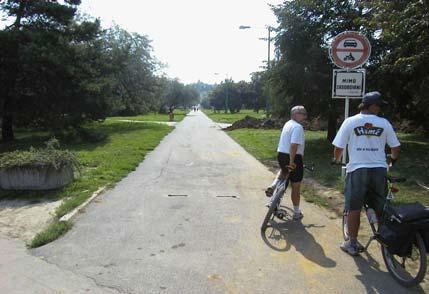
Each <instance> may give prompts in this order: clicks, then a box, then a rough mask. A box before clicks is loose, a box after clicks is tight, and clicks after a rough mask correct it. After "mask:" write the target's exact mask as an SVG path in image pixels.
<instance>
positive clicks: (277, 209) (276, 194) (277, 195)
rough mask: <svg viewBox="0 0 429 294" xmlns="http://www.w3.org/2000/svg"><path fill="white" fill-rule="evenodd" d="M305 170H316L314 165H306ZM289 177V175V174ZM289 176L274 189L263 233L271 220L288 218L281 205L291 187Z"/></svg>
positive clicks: (281, 180)
mask: <svg viewBox="0 0 429 294" xmlns="http://www.w3.org/2000/svg"><path fill="white" fill-rule="evenodd" d="M304 169H306V170H308V171H313V170H314V165H312V164H311V165H304ZM288 175H289V173H288ZM288 175H287V176H286V177H284V178H282V179H279V181H278V182H277V185H276V187H275V188H274V191H273V195H272V196H271V198H270V205H269V207H268V211H267V214H266V215H265V218H264V221H263V222H262V226H261V231H262V232H264V231H265V230H266V229H267V227H268V223H269V222H270V220H273V219H274V217H277V218H278V219H281V220H285V219H286V218H287V216H288V212H287V211H286V210H285V209H283V208H281V206H280V203H281V201H282V199H283V196H284V194H285V192H286V189H287V187H288V185H289V178H288Z"/></svg>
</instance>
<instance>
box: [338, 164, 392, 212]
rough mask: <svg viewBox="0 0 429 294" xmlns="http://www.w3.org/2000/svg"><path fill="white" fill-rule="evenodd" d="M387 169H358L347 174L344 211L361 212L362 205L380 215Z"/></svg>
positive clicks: (385, 188) (384, 193)
mask: <svg viewBox="0 0 429 294" xmlns="http://www.w3.org/2000/svg"><path fill="white" fill-rule="evenodd" d="M386 175H387V169H386V168H383V167H376V168H359V169H357V170H354V171H352V172H350V173H347V175H346V180H345V192H344V195H345V209H346V210H361V209H362V207H363V205H364V203H366V204H368V206H369V207H372V208H374V210H375V211H376V212H377V213H378V214H380V213H381V212H382V211H383V207H384V203H385V202H386V196H387V179H386Z"/></svg>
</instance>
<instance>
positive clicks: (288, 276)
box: [31, 112, 424, 293]
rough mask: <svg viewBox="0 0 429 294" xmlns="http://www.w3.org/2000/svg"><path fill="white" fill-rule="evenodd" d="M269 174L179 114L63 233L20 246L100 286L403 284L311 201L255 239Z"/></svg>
mask: <svg viewBox="0 0 429 294" xmlns="http://www.w3.org/2000/svg"><path fill="white" fill-rule="evenodd" d="M112 160H114V158H112ZM316 172H317V171H316ZM272 178H273V174H272V173H271V172H269V171H268V170H267V168H265V167H264V166H263V165H262V164H260V163H259V162H258V161H257V160H256V159H254V158H253V157H252V156H250V155H249V154H248V153H247V152H246V151H245V150H243V149H242V148H241V147H240V146H239V145H238V144H236V143H235V142H234V141H233V140H232V139H231V138H230V137H229V136H228V135H227V134H225V133H224V132H223V131H222V130H220V129H219V127H217V125H216V124H215V123H213V122H212V121H211V120H209V119H208V118H207V117H206V116H205V115H204V114H202V113H201V112H198V113H190V114H189V115H188V116H187V117H186V118H185V119H184V120H183V121H182V122H181V123H180V124H178V125H177V127H176V129H175V130H174V131H173V132H172V133H170V134H169V135H168V136H167V137H166V138H165V139H164V140H163V141H162V142H161V144H160V145H159V146H158V147H157V148H156V149H155V150H154V151H153V152H151V153H150V154H149V155H148V156H147V157H146V159H145V160H144V161H143V162H142V163H141V164H140V166H139V167H138V168H137V170H136V171H134V172H132V173H131V174H129V176H128V177H127V178H125V179H124V180H123V181H121V182H120V183H119V184H118V185H117V186H116V187H115V188H114V189H112V190H111V191H108V192H106V193H105V194H103V195H101V196H100V197H99V198H98V199H97V200H96V201H94V202H93V203H92V204H90V205H89V206H88V207H87V208H86V209H85V213H83V214H81V215H80V216H79V217H78V219H77V220H76V223H75V225H74V227H73V229H72V230H71V231H70V232H69V233H67V234H66V235H65V236H64V237H62V238H60V239H59V240H57V241H55V242H53V243H51V244H48V245H46V246H44V247H41V248H38V249H35V250H32V251H31V254H33V255H34V256H36V257H41V258H43V260H45V261H46V262H47V263H49V264H50V265H55V266H57V267H58V268H60V269H62V270H64V271H67V272H69V273H70V274H71V275H73V276H79V277H81V278H85V279H87V280H90V281H91V282H93V283H95V285H96V286H97V287H98V290H100V291H106V292H109V293H111V292H113V293H270V292H271V293H365V292H366V293H409V291H408V290H404V289H403V288H401V287H400V286H399V285H398V284H397V283H396V282H394V281H393V279H392V278H391V277H390V276H389V274H388V273H386V270H385V268H384V265H383V261H382V258H381V256H380V255H379V254H378V251H379V250H378V248H377V246H378V245H376V244H373V245H372V248H373V250H372V251H371V254H370V255H364V256H362V257H358V258H352V257H349V256H348V255H346V254H345V253H343V252H342V251H341V250H340V249H339V243H340V240H341V228H340V220H338V219H337V218H332V217H330V216H331V215H330V214H329V213H328V212H327V211H325V210H324V209H321V208H319V207H317V206H314V205H311V204H307V203H303V205H302V209H303V213H304V215H305V217H304V219H303V220H302V222H295V221H287V222H285V223H282V224H280V227H279V230H281V231H282V235H281V234H279V231H276V232H274V233H275V237H273V236H271V237H269V238H266V239H265V240H264V238H262V236H261V234H260V224H261V221H262V219H263V217H264V214H265V212H266V208H265V207H264V204H265V202H266V198H265V196H264V193H263V190H264V188H265V187H266V186H267V184H269V183H270V182H271V180H272ZM286 204H287V205H290V200H289V199H287V201H286ZM82 287H83V286H82ZM82 292H84V291H82ZM413 292H416V293H422V292H424V290H423V289H422V288H418V289H414V290H413ZM66 293H67V291H66ZM70 293H72V292H70ZM74 293H76V292H74Z"/></svg>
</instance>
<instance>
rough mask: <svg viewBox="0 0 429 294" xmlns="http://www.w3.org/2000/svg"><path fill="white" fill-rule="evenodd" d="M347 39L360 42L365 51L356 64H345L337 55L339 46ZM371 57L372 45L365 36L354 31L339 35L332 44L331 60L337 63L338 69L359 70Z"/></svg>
mask: <svg viewBox="0 0 429 294" xmlns="http://www.w3.org/2000/svg"><path fill="white" fill-rule="evenodd" d="M346 38H355V39H357V40H359V41H360V42H361V43H362V45H363V49H362V52H363V54H362V56H361V57H360V58H359V59H358V60H356V61H355V62H351V63H345V62H344V61H342V60H341V59H340V58H338V56H337V55H336V52H337V46H338V45H339V44H340V42H341V41H342V40H344V39H346ZM370 55H371V44H370V43H369V41H368V39H367V38H366V37H365V36H364V35H362V34H360V33H359V32H354V31H346V32H342V33H340V34H338V35H337V36H335V38H334V40H333V41H332V44H331V50H330V56H331V60H332V62H334V63H335V65H337V66H338V67H341V68H357V67H360V66H361V65H363V64H364V63H365V62H366V61H367V60H368V58H369V56H370Z"/></svg>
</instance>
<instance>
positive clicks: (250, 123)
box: [224, 115, 285, 131]
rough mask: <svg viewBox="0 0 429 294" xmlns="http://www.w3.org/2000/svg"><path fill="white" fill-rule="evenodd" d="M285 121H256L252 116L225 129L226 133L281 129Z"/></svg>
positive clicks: (270, 119) (269, 119) (247, 116)
mask: <svg viewBox="0 0 429 294" xmlns="http://www.w3.org/2000/svg"><path fill="white" fill-rule="evenodd" d="M284 123H285V121H284V120H281V119H274V118H268V119H257V118H254V117H252V116H249V115H246V117H245V118H243V119H241V120H238V121H236V122H234V123H233V124H232V125H231V126H229V127H227V128H225V129H224V130H226V131H232V130H236V129H244V128H247V129H281V128H282V127H283V125H284Z"/></svg>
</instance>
